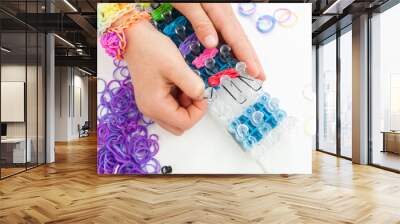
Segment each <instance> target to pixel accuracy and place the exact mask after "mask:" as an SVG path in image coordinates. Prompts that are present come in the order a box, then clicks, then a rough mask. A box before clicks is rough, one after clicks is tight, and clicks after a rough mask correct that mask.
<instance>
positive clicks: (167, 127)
mask: <svg viewBox="0 0 400 224" xmlns="http://www.w3.org/2000/svg"><path fill="white" fill-rule="evenodd" d="M154 121H155V122H156V123H157V124H158V125H160V127H161V128H163V129H164V130H166V131H168V132H170V133H172V134H174V135H182V134H183V133H184V131H183V130H181V129H179V128H176V127H173V126H171V125H169V124H167V123H165V122H163V121H160V120H154Z"/></svg>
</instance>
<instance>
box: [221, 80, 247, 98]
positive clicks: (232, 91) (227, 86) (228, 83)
mask: <svg viewBox="0 0 400 224" xmlns="http://www.w3.org/2000/svg"><path fill="white" fill-rule="evenodd" d="M221 86H222V88H224V90H225V91H226V92H228V94H229V95H230V96H231V97H232V98H233V99H234V100H235V101H236V102H238V103H239V104H243V103H244V102H246V100H247V98H246V97H245V96H244V95H243V94H242V91H241V90H240V88H239V87H238V86H237V85H236V84H235V83H234V82H233V81H232V79H231V78H230V77H229V76H222V77H221ZM232 87H235V88H232Z"/></svg>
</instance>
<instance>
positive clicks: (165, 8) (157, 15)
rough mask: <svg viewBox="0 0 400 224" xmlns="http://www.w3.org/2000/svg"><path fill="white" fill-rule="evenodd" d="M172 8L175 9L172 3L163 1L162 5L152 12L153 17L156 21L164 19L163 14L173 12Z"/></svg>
mask: <svg viewBox="0 0 400 224" xmlns="http://www.w3.org/2000/svg"><path fill="white" fill-rule="evenodd" d="M172 9H173V7H172V5H171V4H169V3H161V5H160V6H159V7H158V8H156V9H154V10H153V11H152V12H151V18H152V19H153V20H154V21H160V20H163V16H162V15H163V14H164V13H166V12H171V11H172Z"/></svg>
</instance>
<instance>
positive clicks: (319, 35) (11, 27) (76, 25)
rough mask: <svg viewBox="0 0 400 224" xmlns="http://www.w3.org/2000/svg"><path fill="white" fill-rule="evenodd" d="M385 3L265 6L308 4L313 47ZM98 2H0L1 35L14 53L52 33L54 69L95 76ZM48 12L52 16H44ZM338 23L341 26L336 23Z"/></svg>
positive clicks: (322, 0)
mask: <svg viewBox="0 0 400 224" xmlns="http://www.w3.org/2000/svg"><path fill="white" fill-rule="evenodd" d="M388 1H394V0H291V1H283V0H270V1H268V2H279V3H283V2H285V3H312V12H313V16H312V27H313V28H312V30H313V33H312V35H313V43H314V44H315V43H318V42H320V41H322V40H323V39H324V38H327V37H329V36H330V35H332V33H335V32H336V29H337V28H340V27H339V26H338V25H337V24H341V25H340V26H346V24H347V25H348V24H351V20H352V17H354V16H358V15H359V14H360V13H363V12H365V11H367V10H373V9H374V8H377V7H379V6H380V5H382V4H384V3H386V2H388ZM98 2H108V1H107V0H47V1H46V0H1V1H0V24H1V30H2V32H3V33H9V34H7V35H5V37H4V38H9V39H8V40H6V41H7V42H10V45H9V46H10V47H11V48H15V49H18V48H19V47H21V46H25V45H24V44H25V39H24V38H22V39H21V37H19V36H18V33H19V35H20V36H21V33H25V31H26V30H29V31H38V32H45V31H46V32H55V33H56V34H58V36H59V37H61V38H56V41H55V44H56V63H57V65H75V66H79V67H82V68H85V69H88V70H91V71H93V72H94V73H95V71H96V4H97V3H98ZM263 2H266V1H263ZM50 11H52V13H48V12H50ZM338 21H344V22H341V23H338ZM346 21H347V22H346ZM22 36H23V35H22ZM62 39H64V40H66V41H67V43H66V41H63V40H62ZM11 42H14V43H11ZM68 42H69V43H68ZM3 43H5V42H3ZM71 44H72V45H74V46H71ZM28 46H31V45H28ZM32 46H33V45H32ZM27 51H28V54H29V52H31V51H32V50H31V49H29V48H28V50H27Z"/></svg>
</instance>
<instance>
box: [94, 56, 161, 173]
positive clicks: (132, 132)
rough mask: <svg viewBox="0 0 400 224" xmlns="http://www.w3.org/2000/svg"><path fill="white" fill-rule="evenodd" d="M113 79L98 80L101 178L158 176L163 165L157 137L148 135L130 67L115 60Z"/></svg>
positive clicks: (99, 171) (146, 122) (98, 132)
mask: <svg viewBox="0 0 400 224" xmlns="http://www.w3.org/2000/svg"><path fill="white" fill-rule="evenodd" d="M114 65H115V70H114V72H113V77H114V79H113V80H111V81H109V82H106V81H105V80H102V79H99V78H98V82H97V83H98V89H99V91H98V101H99V103H98V108H97V117H98V118H97V123H98V124H97V125H98V127H97V136H98V142H97V145H98V151H97V167H98V170H97V171H98V173H99V174H155V173H160V169H161V168H160V163H159V161H158V160H157V159H155V158H154V157H155V155H156V154H157V152H158V150H159V145H158V136H157V135H155V134H149V133H148V126H149V125H150V124H152V122H150V121H146V120H145V119H144V117H143V114H142V113H141V112H140V111H139V109H138V107H137V105H136V102H135V95H134V91H133V85H132V82H131V78H130V74H129V71H128V68H127V66H125V65H123V64H122V62H121V61H117V60H114Z"/></svg>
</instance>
